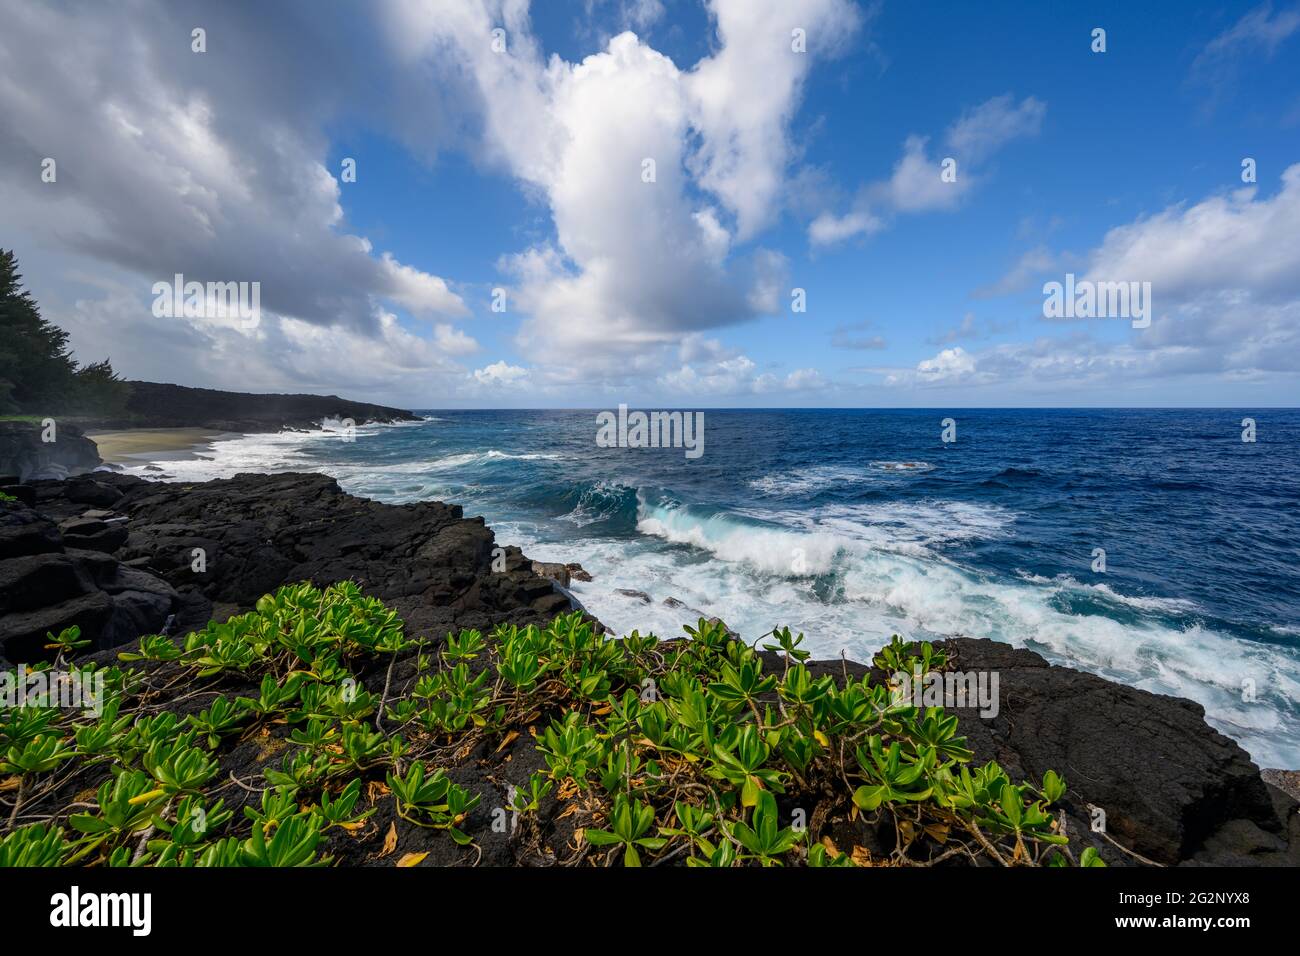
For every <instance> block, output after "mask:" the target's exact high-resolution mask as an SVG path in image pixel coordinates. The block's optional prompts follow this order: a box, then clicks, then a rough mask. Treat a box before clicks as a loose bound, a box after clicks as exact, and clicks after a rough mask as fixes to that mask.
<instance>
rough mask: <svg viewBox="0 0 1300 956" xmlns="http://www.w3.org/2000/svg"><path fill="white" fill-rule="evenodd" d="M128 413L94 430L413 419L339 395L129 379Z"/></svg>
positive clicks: (240, 428)
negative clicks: (264, 392)
mask: <svg viewBox="0 0 1300 956" xmlns="http://www.w3.org/2000/svg"><path fill="white" fill-rule="evenodd" d="M127 385H129V386H130V389H131V394H130V397H129V398H128V399H127V402H126V414H125V415H124V416H123V417H121V418H118V419H107V420H103V421H97V422H95V423H94V424H95V427H97V428H211V429H213V430H216V431H228V432H268V431H280V430H281V429H285V428H297V429H310V428H316V427H318V426H319V425H320V423H321V421H322V420H323V419H351V420H352V421H353V422H354V423H355V424H357V425H364V424H366V423H368V422H400V421H417V420H418V419H416V417H415V416H414V415H413V414H411V413H410V412H409V411H406V410H404V409H401V408H390V407H388V406H387V405H373V404H370V403H369V402H354V401H350V400H348V399H344V398H339V397H338V396H337V395H302V394H283V395H281V394H270V395H259V394H252V393H247V392H226V391H218V390H216V389H211V388H190V387H189V386H186V385H168V384H163V383H160V382H128V383H127Z"/></svg>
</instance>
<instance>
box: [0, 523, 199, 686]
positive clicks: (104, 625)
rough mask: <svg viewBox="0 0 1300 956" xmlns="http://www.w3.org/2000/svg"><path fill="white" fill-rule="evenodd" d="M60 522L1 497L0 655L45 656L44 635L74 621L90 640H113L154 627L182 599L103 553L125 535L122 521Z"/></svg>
mask: <svg viewBox="0 0 1300 956" xmlns="http://www.w3.org/2000/svg"><path fill="white" fill-rule="evenodd" d="M65 524H66V526H67V530H68V533H67V534H66V535H65V534H61V533H60V532H59V529H58V527H57V526H56V525H55V524H54V521H53V520H51V519H50V518H49V517H47V516H45V515H42V514H41V513H40V512H37V511H34V510H32V509H31V508H28V507H27V506H25V505H21V504H14V503H12V502H11V503H6V504H2V505H0V659H4V660H9V661H13V662H20V661H23V662H35V661H38V660H44V659H48V658H49V656H50V652H49V651H48V650H47V648H46V646H45V645H46V644H47V643H48V638H47V635H48V634H55V635H57V634H58V633H59V632H60V631H62V630H64V629H65V628H69V627H72V626H74V625H75V626H77V627H79V628H81V636H82V638H84V639H86V640H89V641H90V642H91V646H92V647H94V648H104V647H112V646H116V645H117V644H120V643H122V642H124V641H128V640H134V639H135V638H137V637H138V636H139V635H140V634H145V633H152V632H156V631H157V630H159V629H160V628H161V627H162V626H163V624H164V623H165V622H166V620H167V618H168V617H169V616H170V615H171V614H173V613H174V612H175V611H176V610H177V609H178V608H179V607H180V606H181V600H180V596H179V595H178V594H177V593H176V591H175V589H173V588H172V587H171V585H169V584H167V583H166V582H165V581H163V580H161V579H160V578H157V577H155V576H153V575H150V574H146V573H144V572H142V571H139V570H135V569H132V568H127V567H124V566H122V565H121V564H120V563H119V562H118V561H117V560H116V559H115V558H113V557H112V556H111V554H108V553H105V552H106V551H109V550H111V547H110V545H113V544H114V542H116V543H117V544H120V543H121V542H122V541H124V540H125V538H126V529H125V527H124V526H123V525H122V524H120V523H118V524H105V523H104V522H102V521H98V520H94V519H76V520H75V521H73V522H65ZM78 532H80V533H78ZM110 537H111V539H112V540H111V541H110V540H109V538H110ZM114 546H115V545H114Z"/></svg>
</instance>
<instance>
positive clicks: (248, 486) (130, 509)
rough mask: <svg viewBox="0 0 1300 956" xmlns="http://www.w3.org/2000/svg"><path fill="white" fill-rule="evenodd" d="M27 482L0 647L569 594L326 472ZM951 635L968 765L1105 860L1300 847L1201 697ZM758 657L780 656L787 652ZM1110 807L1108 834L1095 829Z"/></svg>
mask: <svg viewBox="0 0 1300 956" xmlns="http://www.w3.org/2000/svg"><path fill="white" fill-rule="evenodd" d="M26 489H27V492H26V495H25V496H26V497H27V498H29V499H30V500H31V501H32V502H34V507H27V506H26V505H24V504H15V503H8V504H0V595H3V597H2V598H0V657H3V656H5V655H7V656H8V657H9V659H10V660H14V661H17V660H18V659H20V658H28V657H30V656H32V655H34V654H39V653H41V650H42V644H43V641H41V637H43V634H44V631H45V630H46V629H48V630H54V631H56V632H57V630H58V629H59V627H60V626H66V624H67V623H79V624H82V625H83V635H84V636H87V637H90V638H91V639H92V640H94V641H95V643H96V646H98V647H100V648H105V649H107V648H110V647H112V646H114V645H117V644H119V643H122V642H124V641H128V640H133V639H134V638H135V637H137V636H139V635H140V634H148V633H155V632H158V631H160V630H163V629H164V628H165V629H166V630H167V633H170V634H173V635H184V634H186V633H188V632H189V631H190V630H195V629H200V628H202V627H203V625H204V624H205V622H206V621H207V620H209V619H211V618H215V619H217V620H225V619H226V618H227V617H229V616H230V615H232V614H235V613H238V612H242V611H247V610H250V609H251V608H252V607H253V606H254V604H255V602H256V601H257V599H258V598H259V597H260V596H261V595H262V594H264V593H266V592H268V591H271V590H273V589H274V588H276V587H278V586H279V585H281V584H285V583H289V582H295V581H301V580H310V581H312V582H314V583H316V584H317V585H326V584H330V583H333V582H336V581H341V580H345V579H351V580H355V581H357V582H358V583H359V584H360V585H361V587H362V589H363V590H364V591H365V592H366V593H368V594H372V595H374V596H376V597H379V598H381V599H382V600H383V601H384V603H385V604H387V605H388V606H389V607H391V608H392V609H393V610H395V611H397V612H398V614H399V615H400V616H401V617H402V619H403V620H404V622H405V624H406V630H407V633H408V634H413V635H422V636H425V637H428V638H430V639H433V640H435V641H438V640H440V639H442V638H443V637H444V636H445V635H446V634H447V632H448V631H457V630H459V629H462V628H476V629H479V630H480V631H482V632H483V633H485V634H487V633H490V631H491V630H492V628H493V627H494V626H495V625H496V624H500V623H507V624H517V625H520V626H523V625H526V624H530V623H539V624H540V623H544V622H546V621H549V620H550V619H551V618H553V617H554V616H555V615H556V614H558V613H560V612H562V611H567V610H568V609H569V608H570V607H571V606H572V605H571V603H570V600H569V599H568V598H567V597H566V596H565V594H564V593H563V592H562V591H560V590H559V589H558V588H556V587H555V586H554V585H553V583H552V582H551V581H549V580H546V579H544V578H542V577H540V576H539V574H538V572H537V571H536V570H535V569H534V568H533V566H532V562H530V561H529V560H528V559H527V558H525V557H524V556H523V555H522V554H521V553H520V552H519V550H518V549H517V548H503V549H500V550H498V549H497V545H496V541H495V537H494V535H493V533H492V531H491V530H490V529H489V528H487V527H486V526H485V525H484V523H483V521H482V519H481V518H465V517H464V516H463V514H462V512H461V509H460V508H459V507H457V506H454V505H445V504H440V503H437V502H422V503H419V504H407V505H385V504H380V503H378V502H374V501H368V500H364V499H359V498H354V497H352V496H351V495H348V494H345V493H344V492H343V491H342V490H341V489H340V488H339V487H338V485H337V483H336V482H335V481H334V480H333V479H331V478H328V477H326V476H322V475H308V474H281V475H251V474H250V475H239V476H237V477H235V478H232V479H227V480H221V481H210V482H202V483H197V484H181V483H170V482H147V481H143V480H140V479H137V478H132V477H129V476H123V475H112V474H98V473H97V474H95V475H94V476H85V477H83V478H80V479H74V480H69V481H43V482H35V483H33V484H31V485H28V486H26ZM546 570H547V569H546V568H542V569H541V571H542V572H543V573H545V571H546ZM79 615H80V616H79ZM169 619H170V620H169ZM661 636H672V635H661ZM945 644H946V646H947V650H948V652H949V654H950V655H951V658H952V661H953V665H954V666H955V667H956V668H959V669H961V670H963V671H979V672H984V671H988V672H996V673H997V674H998V675H999V678H1000V686H1001V691H1000V700H1001V703H1002V706H1001V709H1000V711H999V712H998V713H997V714H996V715H995V716H993V717H991V718H987V717H982V716H980V714H979V713H978V712H977V711H976V710H974V709H970V710H968V709H956V710H954V711H953V712H954V713H955V715H956V716H957V718H958V722H959V728H960V732H961V733H962V734H963V735H964V736H965V737H966V739H967V745H968V746H969V747H970V748H971V749H972V750H973V751H974V752H975V763H976V764H977V765H979V764H983V763H985V762H987V761H989V760H996V761H998V762H999V763H1000V764H1001V765H1002V767H1003V768H1004V769H1005V770H1007V772H1008V773H1010V774H1011V775H1012V777H1013V778H1015V779H1028V780H1031V781H1032V780H1040V779H1041V778H1042V774H1043V773H1044V771H1046V770H1048V769H1054V770H1057V771H1059V772H1060V773H1061V774H1062V775H1063V776H1064V777H1065V778H1066V780H1067V783H1068V785H1069V790H1068V792H1067V794H1066V796H1065V797H1064V798H1063V800H1062V807H1063V809H1064V812H1065V820H1066V822H1067V827H1068V835H1069V837H1070V839H1071V843H1072V844H1073V845H1074V846H1075V847H1076V849H1077V848H1081V847H1085V846H1094V847H1096V848H1097V850H1098V852H1099V853H1100V854H1101V856H1102V858H1103V859H1105V860H1106V862H1108V863H1109V864H1111V865H1133V864H1135V863H1138V862H1142V861H1143V860H1146V861H1152V862H1156V863H1161V864H1166V865H1207V864H1211V865H1289V866H1294V865H1298V864H1300V817H1298V816H1297V814H1296V810H1297V805H1296V801H1295V800H1292V799H1291V798H1289V797H1287V796H1286V795H1285V794H1283V793H1282V792H1281V791H1280V790H1277V789H1275V788H1273V787H1271V786H1269V785H1267V784H1266V783H1265V782H1264V781H1263V780H1262V779H1261V777H1260V773H1259V769H1258V768H1257V767H1256V766H1255V764H1254V763H1252V762H1251V760H1250V757H1249V756H1248V755H1247V754H1246V753H1245V752H1244V751H1243V750H1242V749H1241V748H1240V747H1238V746H1237V744H1236V743H1234V742H1233V741H1232V740H1230V739H1228V738H1227V737H1225V736H1223V735H1222V734H1219V733H1217V732H1216V731H1214V730H1213V729H1212V728H1210V727H1209V726H1208V725H1207V724H1206V723H1205V720H1204V711H1203V710H1202V708H1201V707H1200V706H1199V705H1197V704H1195V703H1192V702H1191V701H1186V700H1181V699H1178V698H1174V697H1165V696H1160V695H1156V694H1151V693H1147V692H1145V691H1141V690H1137V689H1134V688H1131V687H1125V686H1122V685H1119V684H1115V683H1112V682H1110V681H1106V680H1104V679H1102V678H1100V677H1096V676H1093V675H1089V674H1082V673H1079V672H1077V671H1073V670H1070V669H1068V668H1064V667H1055V666H1050V665H1048V664H1047V662H1046V661H1044V660H1043V659H1042V658H1041V657H1039V656H1038V655H1037V654H1034V653H1032V652H1030V651H1025V650H1017V649H1014V648H1011V647H1008V646H1007V645H1003V644H997V643H995V642H992V641H986V640H974V639H968V638H952V639H949V640H948V641H946V642H945ZM101 654H102V655H103V656H102V657H101V658H100V659H101V660H104V661H107V660H109V659H111V658H113V657H115V654H114V652H112V651H111V650H104V651H102V652H101ZM765 658H766V660H765V663H766V667H767V669H768V670H769V671H780V670H781V669H782V668H783V667H784V663H783V662H782V661H781V660H780V659H778V658H777V657H776V655H774V654H766V655H765ZM0 666H3V660H0ZM809 669H810V671H811V672H812V676H813V677H814V678H815V677H817V676H820V675H822V674H829V675H832V676H833V677H835V679H836V680H837V681H838V680H842V679H844V678H845V677H846V676H847V677H854V678H857V677H861V676H862V675H864V674H866V673H868V672H869V671H870V668H868V667H866V666H864V665H860V664H854V663H852V662H847V661H823V662H813V663H812V664H811V665H810V668H809ZM875 676H876V678H877V679H883V678H884V677H885V675H884V674H882V673H878V672H877V673H876V674H875ZM377 680H379V681H381V682H382V681H384V676H383V675H382V674H379V675H378V676H377ZM512 747H513V749H512V751H511V755H512V759H513V760H514V761H515V762H516V765H517V766H527V767H535V766H538V765H540V763H541V759H540V756H539V755H538V753H537V751H536V748H535V745H534V742H533V741H532V740H531V739H527V738H526V737H521V738H520V739H518V740H515V741H514V743H513V745H512ZM454 771H455V773H457V774H459V775H460V776H461V777H463V778H464V780H466V781H468V782H470V783H472V784H473V785H474V787H475V788H476V789H477V790H481V791H483V792H491V787H493V786H495V784H493V783H492V780H491V779H489V778H487V777H484V778H483V779H479V778H480V777H482V776H483V774H484V773H485V772H486V771H484V770H483V769H482V768H481V767H479V766H478V765H477V764H476V763H475V762H474V761H472V760H470V761H467V762H466V763H465V765H464V766H459V767H456V768H454ZM489 777H490V774H489ZM501 799H504V797H502V798H501ZM1098 811H1100V812H1101V813H1102V814H1103V815H1104V819H1105V831H1106V832H1105V835H1102V834H1100V833H1097V832H1094V831H1093V825H1094V823H1095V822H1096V821H1097V819H1098ZM875 837H876V839H877V842H878V843H879V845H878V846H873V847H868V849H870V850H872V852H873V853H876V852H879V853H881V854H884V855H887V854H888V853H889V852H890V849H891V847H893V846H894V841H895V840H896V839H897V834H896V833H895V832H894V829H893V827H892V826H889V827H888V828H885V829H882V830H880V832H878V833H877V834H876V835H875ZM850 839H854V837H852V836H851V835H849V834H845V838H844V840H839V839H838V837H837V842H843V843H845V845H848V842H847V841H848V840H850ZM492 846H493V847H495V849H494V850H493V851H492V852H493V853H495V854H497V855H496V856H493V857H491V858H490V859H486V860H485V862H490V863H495V864H511V863H515V862H518V861H517V860H515V859H514V858H512V857H511V856H510V852H511V851H510V850H509V846H508V844H507V843H506V842H503V841H495V842H494V843H492Z"/></svg>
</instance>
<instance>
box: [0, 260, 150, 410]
mask: <svg viewBox="0 0 1300 956" xmlns="http://www.w3.org/2000/svg"><path fill="white" fill-rule="evenodd" d="M21 280H22V275H20V274H19V272H18V258H17V257H16V256H15V255H14V253H13V251H12V250H4V249H0V414H32V415H53V414H72V415H96V416H100V415H105V416H106V415H117V414H120V413H121V412H122V411H123V409H124V408H125V406H126V401H127V398H128V397H129V396H130V394H131V386H130V385H128V384H127V383H126V382H124V381H122V380H121V379H120V378H118V376H117V375H116V374H114V372H113V367H112V365H110V364H109V362H108V360H107V359H105V360H104V361H102V362H92V363H90V364H89V365H78V364H77V361H76V360H75V359H74V358H73V357H72V355H71V353H70V352H69V351H68V333H67V332H65V331H63V330H62V329H61V328H59V327H58V326H57V325H54V324H53V323H51V322H48V321H46V320H45V319H43V318H41V310H40V309H39V308H38V307H37V305H36V300H35V299H33V298H32V295H31V293H30V292H28V291H27V290H25V289H24V288H23V287H22V284H21Z"/></svg>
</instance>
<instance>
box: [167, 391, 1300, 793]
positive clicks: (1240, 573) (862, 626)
mask: <svg viewBox="0 0 1300 956" xmlns="http://www.w3.org/2000/svg"><path fill="white" fill-rule="evenodd" d="M424 414H425V415H426V416H427V420H426V421H424V422H421V423H419V424H416V425H405V426H396V427H366V428H363V429H361V430H360V433H359V434H358V436H357V438H356V440H355V441H353V442H346V441H342V440H340V437H339V436H338V435H331V434H324V433H317V434H313V435H300V434H299V435H291V434H286V435H278V436H249V437H246V438H242V439H236V440H233V441H227V442H221V443H218V444H217V445H216V446H214V450H213V451H212V452H211V459H210V460H200V461H195V462H168V463H167V466H166V467H167V471H168V473H169V474H172V475H175V476H177V477H196V478H198V477H207V476H211V475H218V474H231V473H234V472H236V471H241V470H258V471H270V470H287V469H296V470H306V469H312V470H320V471H324V472H328V473H330V474H333V475H335V476H336V477H338V478H339V479H340V481H341V483H342V484H343V486H344V487H345V488H346V489H348V490H349V491H351V492H353V493H355V494H361V495H366V496H369V497H372V498H377V499H380V500H383V501H412V500H421V499H439V500H445V501H451V502H456V503H459V504H461V505H463V506H464V508H465V513H466V514H467V515H475V514H481V515H483V516H484V517H485V518H486V519H487V521H488V523H489V524H490V525H491V526H492V527H494V528H495V529H496V531H497V537H498V540H499V541H501V542H503V543H507V544H519V545H521V546H522V547H524V549H525V551H526V552H527V553H528V554H529V555H530V556H531V557H533V558H535V559H539V560H563V561H578V562H581V563H582V564H583V566H584V567H585V568H586V569H587V570H589V571H590V572H591V573H592V574H593V575H594V576H595V579H594V580H593V581H592V582H590V583H583V584H577V585H575V588H574V590H575V593H576V595H577V597H578V598H579V599H580V600H581V601H582V602H583V603H584V604H585V605H586V606H587V607H588V608H589V609H590V610H591V611H592V612H593V613H594V614H596V615H597V616H598V617H599V618H600V619H601V620H602V621H604V622H605V623H606V624H608V625H609V626H611V627H612V628H614V629H615V630H617V631H619V632H627V631H630V630H632V629H633V628H639V629H640V630H641V631H642V632H643V633H644V632H646V631H654V632H655V633H657V634H660V635H661V636H670V635H673V634H676V633H678V632H679V629H680V627H681V625H682V624H684V623H687V622H690V621H693V620H694V619H695V618H696V617H697V616H699V615H700V614H704V615H710V616H711V615H718V616H720V617H722V618H723V619H724V620H726V621H727V622H728V624H730V625H731V626H732V627H733V628H735V629H736V630H738V631H740V632H741V634H742V635H744V636H745V637H746V638H749V639H751V640H752V639H754V638H757V637H758V636H760V635H761V634H763V633H764V632H766V631H768V630H770V629H771V628H772V627H774V626H780V625H789V626H790V627H791V628H792V629H794V630H797V631H803V632H804V633H805V634H806V635H807V641H806V643H807V646H809V647H811V649H812V650H813V651H814V653H815V654H816V655H817V656H838V655H839V654H840V653H841V651H843V652H845V653H847V654H848V655H849V656H850V657H852V658H856V659H858V660H865V659H867V657H868V655H869V654H871V653H872V652H873V651H874V650H875V649H877V648H878V647H879V646H880V645H881V644H882V643H884V642H886V641H887V640H888V638H889V636H890V635H891V634H894V633H899V634H904V635H909V636H916V637H934V636H942V635H946V634H966V635H970V636H973V637H987V638H993V639H995V640H1000V641H1006V642H1008V643H1011V644H1015V645H1017V646H1022V647H1028V648H1031V649H1033V650H1036V651H1038V652H1040V653H1042V654H1043V655H1044V656H1046V657H1047V658H1048V659H1049V660H1052V661H1053V662H1057V663H1065V664H1070V665H1072V666H1075V667H1080V668H1083V669H1086V670H1090V671H1093V672H1095V673H1099V674H1102V675H1104V676H1107V677H1111V678H1113V679H1116V680H1121V681H1124V682H1126V683H1129V684H1132V685H1135V686H1139V687H1143V688H1146V689H1148V690H1152V691H1155V692H1158V693H1167V694H1176V695H1179V696H1185V697H1190V698H1193V699H1195V700H1197V701H1199V702H1200V703H1202V704H1204V705H1205V707H1206V710H1207V712H1208V715H1209V718H1210V720H1211V722H1212V723H1213V724H1214V725H1215V726H1216V727H1217V728H1218V729H1220V730H1222V731H1223V732H1224V733H1227V734H1229V735H1230V736H1232V737H1234V738H1235V739H1237V740H1238V741H1240V742H1241V743H1242V745H1243V746H1245V747H1246V748H1247V749H1248V750H1249V751H1250V752H1251V753H1252V754H1253V756H1254V757H1255V759H1256V760H1257V761H1258V762H1259V763H1261V764H1262V765H1266V766H1281V767H1286V768H1297V767H1300V703H1298V702H1300V572H1298V571H1297V559H1298V558H1300V545H1298V544H1297V542H1298V541H1300V512H1298V510H1297V504H1298V503H1300V410H1267V409H1266V410H1256V411H1234V410H1222V409H1216V410H979V411H961V412H946V411H937V410H773V411H764V410H757V411H755V410H744V411H740V410H718V411H706V412H705V432H704V453H703V455H702V456H701V457H699V458H698V459H694V460H692V459H688V458H687V457H686V455H685V454H684V451H683V449H680V448H660V449H650V448H634V449H629V448H601V447H598V446H597V444H596V440H595V439H596V432H597V425H596V414H597V413H596V412H595V411H430V412H427V413H424ZM949 416H951V417H952V418H954V419H955V420H956V423H957V440H956V441H955V442H952V443H944V442H943V441H942V440H941V432H942V426H941V420H942V419H944V418H946V417H949ZM1245 417H1251V418H1254V419H1255V421H1256V423H1257V434H1256V437H1257V440H1256V441H1255V442H1254V443H1247V442H1243V441H1242V424H1241V422H1242V419H1243V418H1245ZM1095 549H1103V550H1104V551H1105V570H1104V572H1103V571H1100V570H1094V566H1095V565H1096V563H1097V558H1096V556H1095V553H1094V552H1095ZM619 589H627V590H635V591H641V592H644V593H645V594H646V595H647V596H648V597H649V598H650V603H649V604H647V603H645V602H644V601H643V600H642V599H641V598H640V597H635V596H628V595H625V594H621V593H619ZM666 601H667V602H669V603H665V602H666ZM673 602H680V605H679V606H674V605H673Z"/></svg>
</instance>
